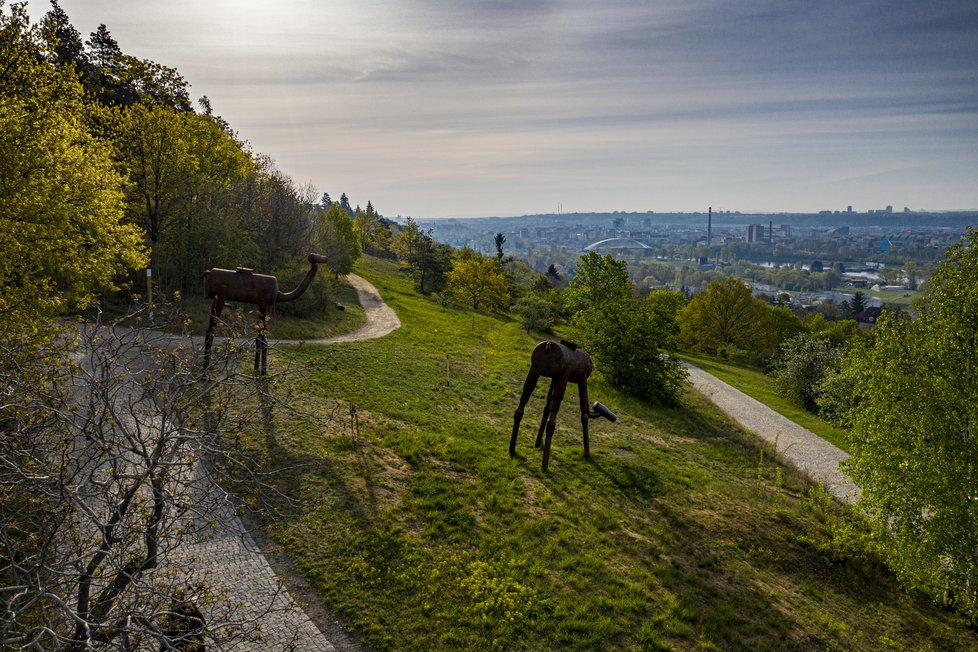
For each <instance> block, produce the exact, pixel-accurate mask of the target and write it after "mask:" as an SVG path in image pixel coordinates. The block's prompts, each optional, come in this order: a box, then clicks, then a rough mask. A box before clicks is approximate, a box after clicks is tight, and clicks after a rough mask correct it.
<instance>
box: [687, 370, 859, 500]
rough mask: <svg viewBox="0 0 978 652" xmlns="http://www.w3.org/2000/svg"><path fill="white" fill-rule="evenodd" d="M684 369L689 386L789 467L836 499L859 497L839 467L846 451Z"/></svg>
mask: <svg viewBox="0 0 978 652" xmlns="http://www.w3.org/2000/svg"><path fill="white" fill-rule="evenodd" d="M686 368H687V369H688V370H689V379H690V381H692V383H693V387H695V388H696V389H697V390H699V391H700V392H702V393H703V394H705V395H706V397H707V398H709V399H710V400H711V401H713V402H714V403H715V404H716V406H717V407H719V408H720V409H721V410H723V411H724V412H726V413H727V414H728V415H730V416H731V417H732V418H733V419H734V421H736V422H737V423H739V424H740V425H741V426H743V427H744V428H746V429H747V430H750V431H751V432H753V433H755V434H756V435H757V436H758V437H760V438H761V439H763V440H764V441H766V442H768V443H770V444H771V445H772V446H773V447H774V449H775V451H777V452H778V454H780V455H781V456H782V457H784V458H785V459H786V460H787V461H788V462H789V463H791V464H792V465H793V466H795V467H796V468H798V469H800V470H801V471H803V472H804V473H806V474H807V475H808V476H809V477H810V478H812V479H813V480H815V481H817V482H820V483H821V484H822V485H823V486H824V487H825V489H826V490H827V491H828V492H829V493H830V494H832V496H834V497H835V498H836V499H837V500H840V501H842V502H847V503H853V502H855V500H856V498H858V497H859V487H857V486H856V485H854V484H853V483H852V482H850V481H849V478H847V477H846V476H845V474H843V473H842V471H840V470H839V463H840V462H842V461H843V460H845V459H848V457H849V454H848V453H846V452H845V451H843V450H842V449H840V448H838V447H836V446H834V445H832V444H830V443H829V442H827V441H825V440H824V439H822V438H821V437H819V436H818V435H816V434H814V433H813V432H811V431H810V430H806V429H805V428H802V427H801V426H799V425H798V424H796V423H795V422H793V421H790V420H789V419H787V418H786V417H784V416H782V415H780V414H778V413H777V412H775V411H774V410H772V409H771V408H769V407H768V406H766V405H764V404H763V403H761V402H760V401H757V400H755V399H753V398H751V397H750V396H748V395H747V394H744V393H743V392H741V391H740V390H737V389H734V388H733V387H731V386H730V385H728V384H727V383H725V382H723V381H722V380H719V379H718V378H716V377H714V376H711V375H710V374H708V373H706V372H705V371H703V370H702V369H699V368H697V367H694V366H693V365H691V364H688V363H687V364H686Z"/></svg>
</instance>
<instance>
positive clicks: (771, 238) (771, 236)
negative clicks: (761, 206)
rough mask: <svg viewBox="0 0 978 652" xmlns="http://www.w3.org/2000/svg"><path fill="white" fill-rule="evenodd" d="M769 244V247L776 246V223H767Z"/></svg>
mask: <svg viewBox="0 0 978 652" xmlns="http://www.w3.org/2000/svg"><path fill="white" fill-rule="evenodd" d="M767 243H768V245H773V244H774V221H773V220H772V221H770V222H768V223H767Z"/></svg>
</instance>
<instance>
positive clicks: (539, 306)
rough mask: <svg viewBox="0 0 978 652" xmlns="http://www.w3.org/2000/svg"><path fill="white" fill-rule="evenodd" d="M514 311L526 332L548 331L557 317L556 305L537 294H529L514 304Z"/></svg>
mask: <svg viewBox="0 0 978 652" xmlns="http://www.w3.org/2000/svg"><path fill="white" fill-rule="evenodd" d="M513 312H514V313H515V314H516V316H517V318H518V319H519V320H520V324H521V325H522V326H523V328H525V329H526V332H527V333H529V332H530V331H537V332H541V333H543V332H546V331H549V330H550V327H551V326H553V324H554V321H555V320H556V318H557V311H556V309H555V308H554V305H553V304H552V303H551V302H549V301H547V300H546V299H544V298H543V297H541V296H539V295H537V294H528V295H526V296H525V297H523V298H522V299H520V300H519V301H517V302H516V303H515V304H514V305H513Z"/></svg>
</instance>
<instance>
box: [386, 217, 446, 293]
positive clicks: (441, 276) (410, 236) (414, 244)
mask: <svg viewBox="0 0 978 652" xmlns="http://www.w3.org/2000/svg"><path fill="white" fill-rule="evenodd" d="M392 247H393V249H394V251H395V253H396V254H397V257H398V258H399V259H400V260H401V262H402V263H403V264H404V265H405V266H406V268H407V269H408V271H409V272H410V274H411V277H412V278H413V279H414V286H415V288H416V289H417V290H418V291H419V292H421V293H422V294H431V293H432V292H438V291H440V290H442V289H443V288H444V287H445V284H446V282H447V280H446V274H447V273H448V270H450V269H451V268H452V262H451V261H452V256H451V250H450V249H449V248H448V247H446V246H443V245H439V244H438V243H437V242H435V240H434V238H432V237H431V229H429V230H428V231H424V230H422V229H421V227H420V226H418V223H417V222H415V221H414V220H412V219H411V218H410V217H409V218H407V220H406V222H405V224H404V227H403V228H402V229H401V230H400V231H399V232H398V234H397V236H396V237H395V239H394V243H393V245H392Z"/></svg>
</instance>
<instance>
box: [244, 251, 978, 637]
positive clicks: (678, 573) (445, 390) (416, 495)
mask: <svg viewBox="0 0 978 652" xmlns="http://www.w3.org/2000/svg"><path fill="white" fill-rule="evenodd" d="M358 273H360V274H361V275H363V276H365V277H366V278H368V279H369V280H371V281H372V282H373V283H374V284H375V285H376V286H377V287H378V288H379V289H380V292H381V294H382V295H383V296H384V297H385V299H386V300H387V301H388V302H389V303H390V305H391V306H392V307H393V308H394V309H395V310H396V311H397V313H398V315H399V317H400V319H401V321H402V323H403V327H402V328H401V329H400V330H398V331H396V332H395V333H393V334H391V335H389V336H388V337H385V338H383V339H380V340H375V341H371V342H362V343H353V344H343V345H333V346H328V347H308V346H307V347H302V348H298V349H295V350H294V351H293V353H292V355H293V356H294V359H293V360H292V361H291V362H287V361H286V360H284V359H281V358H279V359H273V360H270V361H269V363H270V368H272V369H282V368H283V367H284V366H285V365H286V364H287V363H289V364H301V365H309V368H308V369H306V370H305V371H303V372H302V373H299V374H296V375H293V376H291V377H289V378H290V379H284V378H283V379H279V380H277V381H275V383H276V384H275V386H274V387H273V388H272V391H273V393H274V394H275V395H276V396H278V397H282V400H283V401H284V402H287V403H288V406H287V405H285V404H284V403H279V404H276V405H274V406H265V407H266V420H265V423H264V429H263V430H262V431H261V432H256V433H254V437H253V438H252V439H251V440H247V441H242V442H241V444H242V446H244V447H246V448H248V449H250V451H251V452H253V453H259V454H262V455H265V456H266V458H267V460H268V464H269V466H270V467H271V470H275V471H277V473H276V474H275V475H274V476H273V477H272V480H271V482H272V483H273V484H274V485H275V486H276V488H277V489H279V490H280V491H281V492H282V494H283V495H284V496H288V497H290V498H291V499H292V500H285V499H284V498H280V499H279V500H278V504H277V507H278V510H279V511H278V513H277V514H276V515H275V516H274V518H271V519H269V520H268V522H267V524H266V525H267V528H268V529H269V531H270V532H271V534H272V535H273V536H274V537H275V538H276V539H277V540H278V541H279V542H280V543H281V544H282V545H283V546H284V548H285V549H286V550H287V551H288V553H289V554H290V555H291V556H292V557H293V558H294V559H295V560H296V562H297V564H298V565H299V567H300V568H301V569H302V570H303V571H304V572H305V573H306V574H307V576H308V578H309V579H310V581H311V583H312V584H313V585H314V586H315V588H316V589H317V590H318V591H319V592H320V593H321V595H322V599H323V600H324V601H325V602H327V603H328V604H330V605H331V606H332V607H333V608H334V609H335V611H336V612H337V613H338V614H339V616H340V617H341V618H342V619H343V621H344V623H345V624H346V626H348V627H350V628H352V629H355V630H356V631H357V632H358V634H359V636H360V637H361V638H362V640H363V641H364V642H365V643H366V644H367V645H368V646H370V647H372V648H375V649H397V650H411V649H416V650H461V649H478V650H484V649H505V650H514V649H516V650H519V649H526V650H541V649H553V650H558V649H600V650H633V649H636V650H637V649H650V650H654V649H678V650H686V649H706V650H710V649H751V650H765V649H771V650H775V649H776V650H784V649H801V650H824V649H847V650H848V649H864V650H879V649H924V650H927V649H933V650H938V649H969V648H978V644H976V638H975V635H974V634H973V633H972V631H970V630H968V629H966V628H965V627H964V625H963V624H962V622H961V620H960V619H959V618H957V617H956V616H954V615H952V614H949V613H947V612H944V611H942V610H940V609H938V608H937V607H935V606H933V605H931V604H930V603H928V602H927V601H926V600H925V599H923V598H921V597H919V596H916V595H912V594H911V595H908V594H905V593H903V592H902V591H901V590H900V589H899V587H898V586H897V585H896V583H895V581H894V580H893V579H892V577H891V576H890V575H889V574H888V573H887V572H886V571H885V570H884V569H883V568H882V567H881V565H880V564H879V563H878V561H877V560H876V559H875V557H874V556H873V555H872V554H870V553H868V552H865V551H863V550H861V549H860V548H859V547H858V546H856V545H854V544H852V543H846V542H836V541H834V540H833V537H832V527H833V525H837V524H849V526H850V527H852V528H854V529H856V530H858V525H857V524H855V525H854V524H853V522H852V521H853V519H852V517H851V516H850V515H848V514H847V513H846V511H845V510H844V509H843V508H842V507H841V506H839V505H837V504H835V503H833V502H832V501H831V500H830V499H829V498H828V497H827V495H826V494H825V493H824V492H822V491H820V490H819V489H817V488H813V487H812V486H810V484H809V483H808V482H806V481H805V480H804V479H803V478H801V477H799V476H798V475H797V474H795V473H794V472H792V471H791V470H789V469H786V468H782V467H780V466H779V465H777V464H776V463H775V462H774V461H773V460H772V459H771V456H770V453H769V452H765V451H764V450H762V448H760V447H759V446H758V445H757V444H756V442H754V441H753V440H752V439H751V438H750V437H749V436H748V435H746V434H745V433H743V432H742V431H740V430H739V429H738V428H737V427H736V426H735V425H733V424H732V423H731V422H730V421H729V420H728V419H726V418H725V417H724V416H723V415H722V414H720V413H719V412H718V411H717V410H716V409H715V408H714V407H713V406H712V405H711V404H710V403H708V402H707V401H705V400H704V399H703V398H702V397H701V396H699V395H696V394H693V393H689V394H688V395H687V396H686V397H685V398H684V403H683V405H682V406H681V407H679V408H675V409H656V408H652V407H649V406H647V405H644V404H642V403H641V402H638V401H635V400H633V399H631V398H629V397H627V396H625V395H623V394H621V393H620V392H617V391H613V390H612V389H610V388H609V387H607V386H606V385H605V384H603V383H602V382H601V381H600V378H597V377H596V378H593V379H592V380H593V382H592V383H591V385H590V393H591V397H592V400H600V401H602V402H603V403H605V404H607V405H609V406H610V407H611V408H612V409H614V410H615V411H616V412H617V413H618V415H619V417H620V418H619V420H618V422H617V423H614V424H611V423H609V422H607V421H604V420H598V421H593V422H592V423H591V425H592V441H591V451H592V456H591V459H590V460H585V459H584V458H583V454H582V442H581V433H580V422H579V416H578V411H577V406H576V392H570V393H569V396H573V397H574V399H575V400H571V401H565V402H564V404H563V406H562V409H561V412H560V414H559V418H558V430H557V433H556V435H555V437H554V447H553V454H552V458H551V462H550V470H549V472H548V473H546V474H544V473H542V472H541V470H540V461H541V456H540V451H539V450H536V449H534V448H533V446H532V441H533V437H534V435H535V431H536V426H537V423H538V420H539V418H540V414H541V412H542V408H543V400H544V397H545V391H546V386H545V385H543V386H541V387H538V388H537V391H536V394H535V396H534V399H533V400H532V401H531V403H530V405H529V407H528V409H527V413H526V418H525V419H524V422H523V429H522V431H521V436H520V440H519V444H518V452H519V457H518V458H516V459H511V458H510V457H509V456H508V454H507V448H508V443H509V432H510V429H511V427H512V414H513V410H514V409H515V407H516V403H517V400H518V397H519V393H520V391H521V387H522V383H523V379H524V376H525V374H526V371H527V366H528V364H529V353H530V351H531V350H532V348H533V346H534V344H535V343H536V341H537V339H538V338H534V337H530V336H527V335H525V334H524V333H523V332H522V331H521V329H520V327H519V325H518V324H516V323H514V322H510V321H505V320H500V319H496V318H491V317H488V316H479V317H478V318H477V319H476V326H475V333H474V334H472V333H471V332H470V324H471V322H470V314H471V313H468V312H466V311H462V310H456V309H452V308H445V307H440V306H438V305H437V304H436V303H434V302H433V301H430V300H428V299H424V298H421V297H418V296H416V295H415V293H414V292H413V291H412V290H411V286H410V282H409V281H408V280H407V279H405V278H404V277H402V276H401V275H400V273H399V272H397V271H396V268H395V267H394V266H393V265H391V264H389V263H386V262H382V261H376V260H367V261H364V262H362V263H361V265H360V268H359V269H358ZM446 356H447V364H446ZM351 407H352V408H354V409H355V417H353V416H351V413H352V410H351ZM292 408H295V409H292ZM308 414H315V416H316V418H309V417H308Z"/></svg>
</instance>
